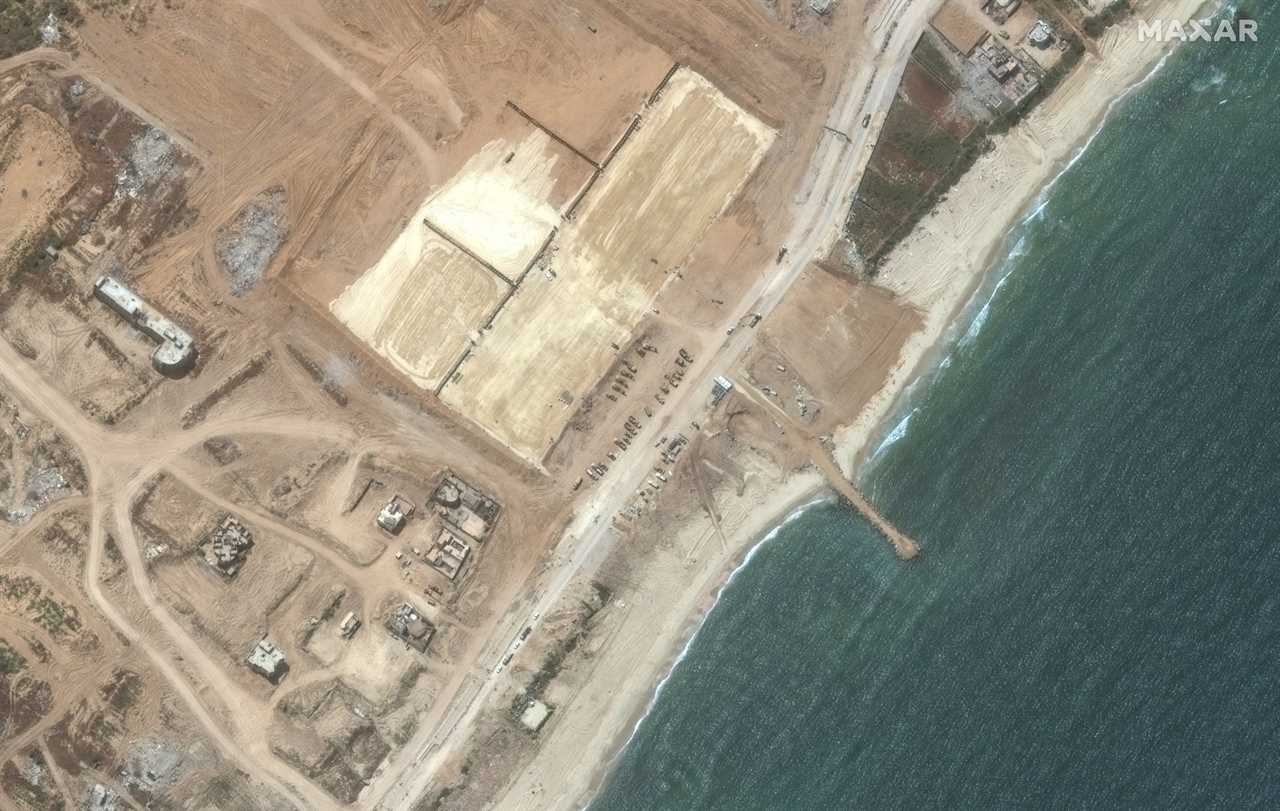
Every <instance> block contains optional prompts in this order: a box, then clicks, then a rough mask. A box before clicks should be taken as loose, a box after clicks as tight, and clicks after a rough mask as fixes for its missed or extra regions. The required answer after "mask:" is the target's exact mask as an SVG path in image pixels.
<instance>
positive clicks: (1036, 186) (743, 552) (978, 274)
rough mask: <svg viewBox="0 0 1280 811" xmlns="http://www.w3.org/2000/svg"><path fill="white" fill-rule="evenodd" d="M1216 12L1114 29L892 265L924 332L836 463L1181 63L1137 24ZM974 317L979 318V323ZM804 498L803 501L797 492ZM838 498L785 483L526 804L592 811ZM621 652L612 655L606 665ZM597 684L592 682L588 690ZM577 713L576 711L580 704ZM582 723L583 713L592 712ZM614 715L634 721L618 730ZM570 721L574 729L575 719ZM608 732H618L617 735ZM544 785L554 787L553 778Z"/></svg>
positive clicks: (891, 285) (901, 413) (507, 799)
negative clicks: (704, 632)
mask: <svg viewBox="0 0 1280 811" xmlns="http://www.w3.org/2000/svg"><path fill="white" fill-rule="evenodd" d="M1208 5H1210V3H1208V2H1206V0H1158V2H1154V3H1152V4H1151V5H1150V6H1148V7H1146V8H1144V9H1142V10H1141V11H1140V12H1135V14H1134V15H1133V16H1132V17H1131V18H1129V19H1128V20H1126V21H1124V22H1123V23H1120V24H1118V25H1116V26H1114V27H1113V28H1112V29H1110V30H1109V31H1108V32H1107V34H1106V35H1105V36H1104V37H1103V38H1102V40H1101V41H1100V45H1101V49H1100V53H1101V56H1093V55H1090V56H1087V57H1086V58H1085V59H1084V60H1083V61H1082V62H1081V63H1080V65H1079V66H1077V68H1076V70H1075V71H1074V72H1073V73H1072V74H1071V75H1070V76H1069V77H1068V78H1067V79H1066V80H1065V81H1064V82H1063V83H1062V84H1061V85H1060V86H1059V87H1058V88H1057V89H1056V90H1055V92H1054V93H1053V94H1051V95H1050V96H1049V97H1047V98H1046V99H1044V100H1043V101H1042V102H1041V103H1040V104H1039V105H1037V106H1036V108H1035V109H1034V110H1032V111H1031V113H1030V114H1029V115H1028V116H1027V117H1026V118H1025V119H1024V120H1023V121H1021V122H1019V123H1018V124H1017V126H1015V127H1013V128H1012V129H1011V130H1010V131H1009V132H1007V133H1004V134H1002V135H1000V136H997V137H996V138H995V139H993V140H994V142H995V148H994V149H992V150H991V151H990V152H989V153H987V154H985V155H983V156H982V157H981V158H980V159H979V160H978V161H977V162H976V163H975V164H974V166H973V167H971V168H970V169H969V171H967V172H966V173H965V174H964V175H963V176H962V177H961V178H960V180H959V181H958V182H957V183H956V184H955V186H954V187H953V188H952V189H951V190H950V191H949V192H948V194H947V195H946V197H945V198H944V199H943V200H942V201H940V202H939V203H938V205H937V206H935V208H934V209H933V210H932V211H931V212H930V213H929V214H927V215H926V216H925V217H924V218H923V219H922V220H921V221H920V222H919V223H917V225H916V226H915V228H914V229H913V230H912V232H911V234H910V235H908V237H907V238H906V239H904V240H903V242H902V243H901V244H899V245H898V246H897V247H896V248H895V249H894V251H893V252H892V253H891V254H890V255H889V257H888V258H887V260H886V261H885V263H884V265H883V266H882V269H881V271H880V273H879V274H878V275H877V277H876V278H875V279H874V280H872V281H871V282H870V283H871V284H874V285H876V286H879V287H882V288H884V289H886V290H888V291H890V292H891V293H892V294H893V295H894V296H895V298H896V299H897V300H898V301H899V302H901V303H902V304H903V306H906V307H911V308H913V309H915V310H916V311H918V312H919V313H920V314H921V315H922V316H923V326H922V328H921V329H920V330H919V331H918V332H916V333H915V334H914V335H912V336H911V337H910V338H908V339H907V341H906V343H905V344H904V345H903V347H902V349H901V351H900V353H899V356H898V359H897V362H896V363H895V364H894V365H893V366H892V367H891V368H890V369H889V371H888V373H887V374H886V375H885V376H884V377H883V382H882V383H881V385H880V387H879V388H878V389H877V390H876V392H875V393H874V394H873V395H872V396H871V397H870V398H869V399H868V400H867V402H866V403H865V404H864V405H863V407H862V409H861V411H860V412H859V413H858V415H857V417H855V418H854V419H853V420H851V421H850V422H849V423H847V424H845V425H843V426H841V427H840V428H839V429H837V431H836V432H835V434H834V437H833V438H834V440H835V451H834V457H835V460H836V462H837V464H838V465H839V467H840V469H841V470H842V472H844V474H845V475H846V476H847V477H849V478H850V479H851V480H854V481H856V476H857V475H858V474H860V473H861V472H862V470H863V468H864V467H865V466H866V464H867V463H868V462H869V461H870V460H871V458H873V456H871V455H869V451H871V450H872V449H871V443H872V442H873V441H875V440H878V442H877V445H879V444H880V443H883V442H884V440H885V439H886V438H887V437H888V435H889V434H890V433H892V432H893V431H894V429H895V428H896V427H898V424H899V423H900V422H901V420H902V419H903V418H905V417H906V416H908V414H909V413H910V412H909V410H905V409H904V407H905V406H907V405H908V404H909V402H910V398H911V394H912V392H913V390H914V389H915V387H916V386H917V384H920V385H924V386H925V387H927V386H928V383H929V380H930V378H931V377H932V375H933V373H934V372H935V371H936V370H937V368H938V367H939V364H940V363H941V362H942V361H943V359H945V358H946V357H947V356H948V355H949V354H950V353H951V352H952V351H954V348H955V346H956V342H957V340H959V339H960V338H961V337H962V336H963V335H964V332H963V331H965V330H968V329H969V328H970V327H971V325H972V324H973V323H974V321H975V320H976V318H977V316H978V314H979V313H980V312H981V309H982V307H983V306H984V305H985V304H986V303H989V301H990V299H991V298H992V297H994V295H995V293H996V291H998V289H999V285H1000V282H1001V281H1002V279H996V278H995V276H996V273H997V271H998V269H999V268H1000V267H1001V266H1002V265H1003V263H1002V262H1000V261H999V256H1000V253H1001V251H1002V249H1007V248H1010V247H1012V246H1010V245H1009V238H1010V236H1011V235H1012V234H1014V233H1015V232H1016V230H1017V229H1018V228H1019V227H1021V226H1022V225H1024V224H1026V223H1028V222H1030V221H1032V220H1033V219H1034V218H1035V217H1036V216H1038V214H1039V212H1040V210H1041V209H1042V208H1043V202H1041V204H1040V205H1036V202H1037V200H1038V199H1039V198H1047V195H1048V194H1049V193H1051V191H1052V189H1053V187H1054V186H1055V185H1056V183H1057V180H1058V179H1059V178H1060V177H1062V176H1063V175H1064V174H1065V173H1066V172H1067V171H1068V170H1069V169H1070V168H1071V166H1072V165H1074V163H1075V162H1076V161H1077V160H1078V159H1079V158H1080V157H1082V156H1083V155H1084V154H1085V153H1086V152H1087V151H1088V149H1089V147H1090V145H1091V144H1092V143H1093V140H1094V139H1095V138H1096V137H1097V135H1098V133H1100V132H1101V131H1102V129H1103V127H1105V126H1106V124H1107V121H1108V119H1109V118H1110V116H1111V113H1112V112H1113V111H1114V110H1115V109H1116V108H1117V106H1118V105H1119V104H1120V103H1121V102H1123V101H1124V100H1125V99H1126V98H1127V97H1128V96H1129V95H1130V94H1131V93H1132V92H1133V91H1135V90H1137V89H1139V88H1141V87H1142V86H1143V85H1145V84H1146V83H1147V81H1148V80H1150V79H1151V78H1152V77H1153V76H1155V75H1156V74H1157V73H1158V72H1159V70H1160V69H1161V68H1162V67H1163V65H1164V64H1165V61H1166V60H1167V58H1168V56H1169V55H1170V54H1171V53H1172V52H1173V50H1174V49H1173V47H1171V46H1170V45H1169V44H1167V43H1154V42H1148V43H1141V42H1139V41H1138V40H1137V37H1136V29H1137V24H1138V20H1140V19H1151V18H1154V17H1174V16H1177V17H1180V18H1181V19H1183V20H1186V19H1190V18H1192V17H1193V16H1195V15H1196V14H1197V13H1198V12H1199V11H1200V9H1202V8H1205V7H1206V6H1208ZM1126 36H1127V39H1124V38H1125V37H1126ZM1064 119H1065V121H1064ZM1011 169H1013V170H1016V171H1010V170H1011ZM996 186H1001V187H1003V189H1002V190H1003V191H1005V192H1006V193H1005V194H1004V195H1003V196H1002V197H1001V198H1000V199H999V201H998V203H997V204H996V205H994V206H990V205H987V204H988V203H989V202H990V196H991V191H992V188H993V187H996ZM979 201H982V202H981V203H980V202H979ZM981 211H985V216H983V217H982V218H981V220H980V221H976V222H975V217H974V212H981ZM1002 278H1003V277H1002ZM984 292H985V293H986V295H984ZM967 313H972V314H973V317H969V318H966V317H965V316H966V314H967ZM895 417H896V419H895ZM891 420H892V421H893V423H892V424H890V421H891ZM798 485H803V486H802V487H798ZM793 488H796V492H791V490H792V489H793ZM834 496H835V494H834V492H833V491H832V490H831V488H830V486H829V485H828V484H827V482H826V480H825V479H824V478H823V477H822V476H820V475H819V474H817V473H816V472H815V471H813V470H812V469H806V470H804V471H800V472H791V473H789V474H787V476H786V478H785V479H784V480H783V483H782V484H781V486H779V487H777V488H776V489H775V490H773V491H771V492H770V493H769V495H768V496H767V497H765V498H764V499H762V500H761V501H760V503H758V504H756V505H754V507H753V508H752V509H750V511H749V512H748V514H747V515H746V516H744V519H743V520H742V521H741V522H740V524H739V526H736V527H734V528H733V529H732V531H730V532H729V533H727V535H728V540H729V547H730V548H729V549H727V550H726V556H727V557H724V558H723V559H721V560H717V561H715V562H713V563H709V564H707V565H705V566H704V567H703V569H704V570H703V571H701V572H698V573H697V574H696V575H695V576H694V577H693V578H692V580H690V581H689V582H688V584H687V586H685V587H683V588H681V589H680V590H679V593H678V594H676V595H672V597H673V599H672V600H671V602H670V604H669V606H668V610H667V611H666V620H667V622H664V626H665V625H667V624H668V623H669V622H670V621H672V620H674V622H675V624H676V626H677V627H676V628H675V629H673V632H672V633H669V634H661V633H660V632H655V637H659V636H666V638H665V639H656V640H655V642H654V648H659V647H663V646H665V647H663V652H658V651H656V650H650V651H649V653H650V657H649V660H648V661H645V662H643V664H642V667H641V669H640V670H632V671H628V672H629V673H630V675H629V677H628V678H627V679H626V680H625V681H624V682H622V683H619V684H615V685H612V686H613V687H616V688H617V689H616V690H610V691H609V692H610V704H611V706H610V709H612V708H614V707H617V706H619V705H621V706H623V707H624V708H626V709H627V711H626V712H625V713H624V714H620V713H604V719H603V720H601V721H600V722H599V723H598V727H599V729H600V730H603V731H604V732H603V734H596V735H586V734H580V735H579V736H578V738H577V740H576V743H578V744H580V745H581V749H580V750H579V751H582V750H584V749H587V748H589V747H590V746H592V745H596V744H600V743H604V745H603V746H601V747H599V751H600V757H599V758H596V757H588V758H586V762H585V763H581V764H580V765H581V766H582V767H583V768H582V769H581V775H583V776H585V779H581V778H580V779H579V780H566V781H564V782H563V783H562V792H561V793H559V794H558V796H556V797H545V796H542V797H537V798H536V800H533V798H530V797H526V798H523V799H525V800H526V801H529V800H533V801H532V803H531V805H532V806H535V807H539V808H552V807H554V808H574V809H584V808H586V807H587V806H588V805H590V803H591V802H592V801H593V800H594V799H595V797H596V796H597V795H598V794H599V792H600V790H601V788H602V787H603V785H604V784H605V782H607V780H608V778H609V775H610V774H611V773H612V771H613V769H614V768H615V767H616V765H617V763H618V761H619V759H620V758H621V757H622V756H623V754H624V752H625V751H626V749H627V746H628V745H629V744H630V743H631V741H632V740H633V739H634V737H635V736H636V734H637V733H638V732H639V729H640V727H641V726H642V725H643V723H644V721H645V719H647V718H648V716H649V715H650V713H651V711H652V709H653V707H654V706H656V704H657V702H658V700H659V699H660V698H661V694H662V691H663V689H664V688H665V686H666V684H667V682H668V681H669V679H670V678H671V675H672V674H673V673H674V671H675V668H677V667H678V666H679V665H680V664H681V662H683V660H684V659H685V657H686V655H687V654H688V652H689V650H690V649H691V647H692V645H693V642H694V640H696V638H697V635H698V633H699V632H700V631H701V629H702V627H703V625H704V624H705V622H706V619H707V617H708V616H709V615H710V613H711V611H712V610H714V608H715V607H716V605H717V604H718V603H719V600H720V598H721V596H722V595H723V593H724V591H725V590H726V589H727V588H728V587H729V585H730V584H731V583H732V582H733V579H734V577H735V576H736V575H737V573H738V572H739V571H741V570H742V569H743V568H744V567H745V566H746V565H747V564H748V563H749V562H750V561H751V559H752V557H753V556H754V554H755V553H756V551H758V550H759V549H760V548H761V547H762V546H763V545H764V544H765V543H767V542H768V541H770V540H773V539H775V538H776V537H777V535H778V534H779V533H780V531H781V530H782V529H783V528H784V527H785V526H787V525H788V524H790V523H791V522H793V521H794V520H795V519H796V518H798V517H799V516H800V515H802V514H803V513H804V512H805V511H807V510H808V509H809V508H811V507H813V506H816V505H818V504H821V503H825V502H827V501H829V500H831V498H833V497H834ZM686 529H687V528H686ZM629 599H631V598H629ZM611 647H612V646H611ZM611 652H612V651H608V650H606V651H605V654H606V655H607V654H608V653H611ZM655 663H656V666H654V665H655ZM637 676H642V677H643V678H637ZM598 686H599V685H597V687H598ZM590 687H591V685H590V683H588V684H587V685H584V686H583V687H582V691H583V692H586V691H587V690H589V689H590ZM565 709H566V710H568V711H569V715H572V714H573V708H572V707H566V708H565ZM578 712H579V713H580V714H581V712H582V708H578ZM609 715H621V717H620V718H616V719H609V718H608V716H609ZM563 720H564V721H568V720H569V716H568V715H567V716H566V718H564V719H563ZM610 721H613V722H614V723H610ZM609 729H613V730H614V731H613V732H608V731H607V730H609ZM558 732H560V728H557V729H556V730H555V732H553V734H552V737H551V738H549V739H548V740H546V741H544V742H543V746H544V747H546V748H554V747H555V746H556V741H555V737H556V733H558ZM585 732H586V730H583V733H585ZM565 734H566V735H573V732H572V731H567V732H565ZM541 754H542V753H541V751H540V753H539V756H535V758H534V759H533V761H531V762H530V763H528V764H526V766H525V767H524V768H522V770H521V773H520V774H517V775H513V777H512V780H511V782H510V783H508V785H507V787H506V789H505V790H504V791H503V792H501V793H500V795H499V800H498V803H497V806H496V807H514V806H511V805H510V803H512V802H514V801H516V798H517V797H518V796H519V795H520V791H519V790H518V789H519V788H520V787H521V784H522V783H524V782H525V780H526V778H527V777H528V774H529V772H530V771H531V770H532V769H533V768H534V767H535V766H536V765H537V764H538V762H539V760H541ZM544 777H548V782H550V778H549V776H548V775H544ZM522 807H528V806H522Z"/></svg>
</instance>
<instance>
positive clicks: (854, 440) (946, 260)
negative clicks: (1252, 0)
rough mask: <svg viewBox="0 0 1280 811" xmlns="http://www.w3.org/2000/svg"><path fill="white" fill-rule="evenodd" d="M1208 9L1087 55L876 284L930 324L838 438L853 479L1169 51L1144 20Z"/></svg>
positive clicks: (1190, 4)
mask: <svg viewBox="0 0 1280 811" xmlns="http://www.w3.org/2000/svg"><path fill="white" fill-rule="evenodd" d="M1202 6H1204V2H1203V0H1164V2H1156V3H1152V4H1150V5H1148V6H1146V7H1145V8H1144V9H1142V10H1141V11H1140V12H1137V13H1136V14H1135V17H1134V18H1132V19H1130V20H1128V21H1127V22H1125V23H1123V24H1121V25H1117V26H1114V27H1112V28H1111V29H1110V30H1109V31H1108V32H1107V33H1106V35H1105V36H1104V38H1103V39H1102V40H1101V42H1100V43H1099V53H1098V54H1097V55H1093V54H1086V56H1085V58H1084V59H1083V60H1082V61H1081V64H1080V65H1079V66H1078V67H1077V69H1076V70H1075V71H1074V72H1073V73H1072V74H1071V75H1070V76H1069V77H1068V78H1067V79H1066V80H1065V81H1064V82H1063V83H1062V84H1061V85H1060V86H1059V87H1058V88H1057V90H1056V91H1055V92H1054V93H1053V94H1051V95H1050V96H1049V97H1048V98H1046V99H1045V100H1044V101H1043V102H1041V103H1040V104H1039V105H1038V106H1037V107H1036V108H1035V109H1034V110H1033V111H1032V112H1031V114H1030V115H1028V116H1027V117H1026V118H1025V119H1024V120H1023V121H1022V122H1021V123H1020V124H1019V125H1018V126H1017V127H1014V128H1013V129H1012V130H1010V131H1009V132H1008V133H1006V134H1004V135H1002V136H997V137H996V138H994V139H993V140H994V141H995V149H993V150H992V151H990V152H989V153H987V154H985V155H983V156H982V157H981V158H979V159H978V161H977V162H976V163H975V164H974V166H973V167H972V168H971V169H970V170H969V171H968V172H967V173H966V174H965V175H964V176H963V177H962V178H961V179H960V180H959V182H957V183H956V185H955V186H954V187H952V189H951V190H950V191H949V192H948V193H947V196H946V198H945V199H944V200H942V201H941V202H940V203H939V204H938V205H937V206H936V207H935V208H934V210H933V211H932V212H930V213H929V215H928V216H927V217H925V218H924V219H923V220H922V221H921V222H920V224H919V225H917V226H916V228H915V229H914V230H913V231H912V232H911V234H910V235H909V236H908V237H907V238H906V239H905V240H903V242H902V243H901V244H900V245H899V246H898V247H897V248H896V249H895V250H894V251H893V253H891V254H890V255H889V257H888V258H887V260H886V261H885V263H884V265H883V266H882V267H881V269H880V272H879V274H878V275H877V277H876V284H878V285H880V286H882V287H884V288H886V289H888V290H890V291H892V292H893V293H894V295H896V296H897V297H898V298H899V300H901V301H902V302H904V303H906V304H907V305H909V306H911V307H914V308H916V309H917V310H918V311H919V312H920V313H921V314H922V315H923V318H924V326H923V328H922V329H921V330H920V331H919V332H917V333H916V334H914V335H913V336H912V337H911V338H910V339H908V341H907V343H906V346H905V347H904V348H903V350H902V353H901V355H900V356H899V359H898V363H897V365H896V366H895V367H894V368H893V370H892V371H891V372H890V373H889V376H888V378H887V379H886V380H885V381H884V382H883V385H882V386H881V387H880V390H879V391H878V392H877V393H876V395H875V396H874V397H872V398H871V400H870V401H869V402H868V403H867V404H866V405H865V406H864V407H863V409H862V412H861V413H860V414H859V415H858V417H857V419H855V420H854V421H853V422H852V423H850V424H849V425H848V426H846V427H845V428H843V429H842V430H840V431H837V433H836V440H837V447H838V452H837V457H838V461H839V462H840V464H841V467H842V468H843V469H844V471H845V473H846V474H849V475H852V474H853V473H854V471H856V469H857V468H858V466H859V465H860V464H861V463H862V461H863V460H864V459H865V458H866V455H867V453H868V451H869V450H870V449H869V447H868V445H869V443H870V442H871V441H872V440H873V439H874V438H876V437H877V436H878V434H879V433H881V432H882V430H883V429H882V428H881V425H882V424H884V422H885V420H886V418H887V417H889V416H890V415H891V414H892V413H893V412H894V410H895V406H896V404H897V403H898V402H899V398H900V395H901V394H902V393H903V391H904V390H905V388H906V386H907V385H909V384H910V382H911V381H912V380H914V379H915V378H916V377H917V376H918V375H919V374H920V372H921V371H922V370H923V369H924V368H927V367H928V366H929V365H930V364H931V363H933V362H936V361H937V360H938V354H939V353H940V352H941V351H944V350H945V346H944V339H945V337H946V335H947V331H948V328H949V327H950V326H951V325H952V323H953V322H954V321H955V319H956V318H957V316H959V315H960V314H961V313H962V312H963V311H964V310H965V307H966V305H967V304H968V303H969V301H970V300H971V299H972V297H973V296H974V293H975V292H976V291H978V290H980V289H981V288H982V282H983V279H984V276H985V273H986V271H987V270H988V269H989V268H990V267H991V265H992V262H993V261H994V260H995V258H996V252H997V251H999V249H1000V248H1001V246H1002V245H1003V243H1004V239H1005V235H1006V234H1008V233H1009V231H1010V229H1011V228H1012V227H1013V225H1014V224H1015V223H1016V222H1017V221H1018V220H1019V218H1021V217H1023V216H1026V212H1027V210H1028V208H1029V206H1030V204H1031V203H1032V201H1033V200H1034V199H1035V198H1036V197H1037V196H1038V195H1040V194H1042V193H1044V191H1045V190H1046V189H1047V187H1048V184H1049V183H1051V182H1052V180H1053V179H1054V178H1055V177H1057V176H1058V175H1059V174H1060V173H1061V172H1062V171H1063V170H1064V169H1065V168H1066V167H1067V165H1068V164H1069V163H1070V162H1071V161H1072V160H1073V159H1074V157H1075V156H1076V155H1077V154H1079V153H1080V152H1081V150H1083V149H1085V148H1087V144H1088V142H1089V139H1090V137H1091V136H1092V135H1093V134H1094V133H1095V132H1097V131H1098V128H1099V127H1100V126H1101V125H1102V122H1103V119H1104V117H1105V116H1106V115H1107V113H1108V111H1109V110H1110V109H1111V108H1112V106H1113V104H1115V103H1116V102H1117V101H1118V100H1120V99H1121V96H1122V95H1123V94H1125V93H1127V92H1128V91H1129V90H1130V89H1132V88H1134V87H1135V86H1136V85H1138V83H1140V82H1142V81H1143V80H1144V79H1145V77H1146V76H1148V75H1150V74H1151V72H1152V71H1153V69H1155V67H1156V65H1157V64H1158V63H1159V61H1160V59H1161V57H1162V56H1163V55H1164V54H1165V53H1167V52H1168V47H1169V46H1168V45H1166V44H1165V43H1160V42H1155V41H1147V42H1142V41H1140V40H1139V39H1138V34H1137V30H1138V20H1139V19H1175V18H1176V19H1179V20H1187V19H1190V18H1191V17H1192V16H1194V15H1195V14H1196V12H1197V11H1198V10H1199V9H1200V8H1201V7H1202Z"/></svg>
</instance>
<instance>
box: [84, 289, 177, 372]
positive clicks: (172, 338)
mask: <svg viewBox="0 0 1280 811" xmlns="http://www.w3.org/2000/svg"><path fill="white" fill-rule="evenodd" d="M93 295H94V296H95V297H96V298H97V299H98V300H99V301H101V302H102V303H104V304H106V305H107V306H108V307H110V308H111V309H112V310H114V311H115V313H116V314H117V315H119V316H120V317H121V318H123V319H124V320H125V321H128V322H129V323H130V324H132V325H133V326H134V327H136V328H137V329H138V330H139V331H140V332H142V334H144V335H146V336H147V337H148V338H150V339H152V340H153V341H158V342H159V344H160V345H159V346H157V347H156V349H155V351H154V352H152V353H151V365H152V366H154V367H155V369H156V371H157V372H159V373H160V374H162V375H164V376H166V377H181V376H182V375H184V374H186V373H187V372H189V371H190V370H191V367H192V366H194V365H195V362H196V345H195V342H194V341H193V340H192V339H191V336H190V335H188V334H187V333H186V332H185V331H184V330H183V329H182V328H180V327H179V326H178V325H177V324H175V323H173V322H172V321H170V320H169V319H168V318H165V317H164V316H163V315H160V314H159V313H155V312H151V311H150V310H149V308H148V307H147V303H146V302H145V301H143V300H142V299H141V298H139V297H138V296H137V294H135V293H134V292H133V291H132V290H130V289H129V288H127V287H125V286H124V285H123V284H121V283H120V282H119V281H117V280H116V279H115V278H113V277H111V276H99V277H98V281H96V282H95V283H94V285H93Z"/></svg>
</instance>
